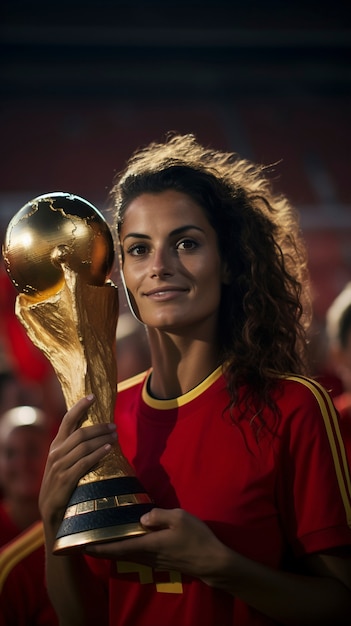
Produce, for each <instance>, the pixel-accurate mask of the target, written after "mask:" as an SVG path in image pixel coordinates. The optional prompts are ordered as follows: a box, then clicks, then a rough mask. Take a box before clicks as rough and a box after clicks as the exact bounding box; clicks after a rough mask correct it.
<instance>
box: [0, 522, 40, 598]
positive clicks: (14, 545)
mask: <svg viewBox="0 0 351 626" xmlns="http://www.w3.org/2000/svg"><path fill="white" fill-rule="evenodd" d="M37 550H42V551H44V531H43V524H42V522H36V523H35V524H33V525H32V526H30V528H28V529H27V530H25V531H24V532H23V533H21V534H20V535H18V536H17V537H15V538H14V539H12V541H9V542H8V543H7V544H5V545H4V546H2V547H1V549H0V591H1V589H2V587H3V585H4V583H5V581H6V579H7V577H8V575H9V574H10V572H11V571H12V570H13V569H14V568H15V567H17V566H18V565H19V564H20V563H22V562H23V561H24V559H26V558H28V557H30V556H31V555H32V554H33V553H35V552H36V551H37Z"/></svg>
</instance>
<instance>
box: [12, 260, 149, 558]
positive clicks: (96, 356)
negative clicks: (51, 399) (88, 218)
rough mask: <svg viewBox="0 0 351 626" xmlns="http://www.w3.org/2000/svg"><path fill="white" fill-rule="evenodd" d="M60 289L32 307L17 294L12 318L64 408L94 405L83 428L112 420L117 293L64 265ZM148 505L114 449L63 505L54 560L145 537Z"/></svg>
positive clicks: (112, 288)
mask: <svg viewBox="0 0 351 626" xmlns="http://www.w3.org/2000/svg"><path fill="white" fill-rule="evenodd" d="M63 270H64V277H65V281H64V285H63V287H62V289H61V290H60V291H59V292H58V293H57V294H55V295H53V296H51V297H49V298H48V299H46V300H44V301H40V302H33V301H32V300H30V299H29V298H28V297H26V296H25V295H23V294H19V295H18V296H17V299H16V314H17V316H18V318H19V319H20V321H21V322H22V324H23V325H24V327H25V328H26V331H27V334H28V335H29V337H30V339H31V340H32V341H33V343H34V344H35V345H36V346H37V347H38V348H39V349H40V350H42V352H44V354H45V355H46V356H47V358H48V359H49V360H50V362H51V364H52V366H53V368H54V370H55V372H56V374H57V377H58V379H59V382H60V384H61V387H62V391H63V394H64V397H65V400H66V405H67V408H68V409H69V408H71V407H72V406H73V405H74V404H75V403H76V402H77V401H78V400H79V399H80V398H82V397H83V396H85V395H88V394H90V393H93V394H94V396H95V403H94V405H93V406H92V407H91V408H90V410H89V411H88V413H87V418H86V419H85V420H84V422H83V423H82V426H89V425H92V424H95V423H102V422H108V421H113V415H114V407H115V401H116V394H117V364H116V327H117V320H118V291H117V287H116V286H115V285H114V284H113V283H111V282H107V283H105V284H104V285H102V286H93V285H87V284H84V283H83V282H82V281H81V280H80V277H79V275H78V274H76V273H75V272H74V271H73V270H71V269H70V268H69V267H67V266H63ZM152 506H153V505H152V502H151V499H150V498H149V496H148V495H147V493H146V492H145V490H144V488H143V487H142V485H141V484H140V482H139V481H138V479H137V478H136V476H135V472H134V469H133V468H132V466H131V465H130V463H129V462H128V460H127V459H126V458H125V456H124V455H123V453H122V451H121V449H120V447H119V444H118V443H117V444H116V445H115V446H113V448H112V449H111V452H110V453H109V454H108V455H107V456H106V457H104V459H102V461H101V462H100V463H99V464H97V465H96V466H95V467H94V469H92V470H91V471H90V472H89V473H87V474H85V475H84V476H82V477H81V479H80V480H79V482H78V485H77V487H76V489H75V491H74V492H73V494H72V496H71V499H70V501H69V503H68V506H67V509H66V512H65V515H64V519H63V521H62V524H61V526H60V529H59V531H58V534H57V540H56V544H55V546H54V553H59V552H62V551H68V550H71V549H74V548H77V547H79V546H82V545H84V544H87V543H92V542H93V543H96V542H101V541H112V540H116V539H123V538H126V537H129V536H132V535H138V534H142V533H144V532H145V529H143V527H142V526H141V524H140V522H139V519H140V517H141V515H143V514H144V513H145V512H147V511H149V510H150V509H151V508H152Z"/></svg>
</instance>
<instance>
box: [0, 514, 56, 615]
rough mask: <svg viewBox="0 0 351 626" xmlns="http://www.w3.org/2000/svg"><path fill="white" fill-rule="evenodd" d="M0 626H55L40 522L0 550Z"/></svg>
mask: <svg viewBox="0 0 351 626" xmlns="http://www.w3.org/2000/svg"><path fill="white" fill-rule="evenodd" d="M0 565H1V567H0V626H58V620H57V617H56V614H55V612H54V609H53V608H52V605H51V603H50V601H49V598H48V594H47V590H46V583H45V549H44V534H43V531H42V525H41V522H38V523H36V524H33V526H31V527H30V528H29V529H27V530H26V531H25V532H23V533H22V534H21V535H19V536H18V537H16V539H15V540H13V541H12V542H9V543H8V544H6V545H5V546H3V547H2V548H1V550H0Z"/></svg>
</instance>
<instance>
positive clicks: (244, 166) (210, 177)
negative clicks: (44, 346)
mask: <svg viewBox="0 0 351 626" xmlns="http://www.w3.org/2000/svg"><path fill="white" fill-rule="evenodd" d="M267 169H268V168H265V167H264V166H260V165H256V164H254V163H252V162H250V161H248V160H246V159H243V158H241V157H239V155H238V154H236V153H226V152H220V151H214V150H212V149H207V148H205V147H203V146H201V145H200V144H199V143H198V142H197V141H196V139H195V137H194V136H193V135H177V134H172V135H171V134H170V135H169V136H168V137H167V140H166V141H165V143H152V144H150V145H149V146H147V147H145V148H142V149H140V150H138V151H137V152H136V153H134V154H133V155H132V157H131V158H130V159H129V161H128V162H127V165H126V169H125V170H124V172H122V173H120V174H119V175H118V176H117V177H116V179H115V181H114V186H113V188H112V191H111V195H112V199H113V202H114V206H115V210H116V225H117V231H118V232H119V229H120V226H121V224H122V223H123V217H124V214H125V211H126V209H127V207H128V205H129V203H130V202H131V201H132V200H133V199H135V198H136V197H137V196H139V195H140V194H142V193H147V192H151V193H158V192H161V191H164V190H167V189H174V190H177V191H180V192H183V193H186V194H187V195H189V196H190V197H191V198H192V199H193V200H194V201H196V202H197V203H198V204H199V205H200V206H201V207H202V208H203V210H204V211H205V214H206V216H207V218H208V220H209V222H210V224H211V225H212V227H213V228H214V229H215V231H216V233H217V237H218V245H219V251H220V255H221V257H222V259H223V261H224V262H225V263H226V264H227V267H228V268H229V273H230V276H231V281H230V284H228V285H223V287H222V297H221V305H220V311H219V328H218V330H219V342H220V351H221V361H222V362H223V363H225V365H226V368H225V372H226V377H227V384H228V389H229V392H230V396H231V404H232V405H233V404H234V403H235V402H236V401H237V398H238V389H239V387H242V386H243V385H244V386H245V389H246V390H247V391H246V394H245V397H246V404H247V405H250V407H251V409H252V410H254V412H255V413H257V411H258V412H259V411H260V408H262V406H263V404H265V405H267V404H268V405H269V406H271V407H272V408H274V406H273V405H274V402H273V401H272V397H271V394H270V391H271V389H272V386H273V385H275V384H276V382H277V380H279V379H280V378H281V377H282V376H285V375H287V374H308V370H307V354H308V352H307V339H306V331H307V326H308V323H309V320H310V297H309V289H308V284H309V283H308V272H307V260H306V252H305V246H304V242H303V239H302V237H301V233H300V227H299V221H298V216H297V213H296V211H295V210H294V209H293V208H292V207H291V206H290V204H289V202H288V200H287V198H286V197H284V196H282V195H278V194H275V193H274V192H273V189H272V185H271V183H270V181H269V179H268V178H267V175H266V173H267Z"/></svg>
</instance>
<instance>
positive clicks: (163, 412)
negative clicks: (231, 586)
mask: <svg viewBox="0 0 351 626" xmlns="http://www.w3.org/2000/svg"><path fill="white" fill-rule="evenodd" d="M136 380H138V381H139V382H138V383H136V384H134V385H133V386H129V387H128V383H127V384H126V383H124V384H122V385H121V386H120V388H119V393H118V398H117V407H116V423H117V429H118V433H119V441H120V444H121V447H122V450H123V452H124V454H125V455H126V456H127V458H128V459H129V460H130V462H132V463H133V464H134V466H135V468H136V472H137V475H138V477H139V478H140V480H141V482H142V483H143V484H144V486H145V488H146V490H147V491H148V493H149V494H150V495H151V497H153V498H154V500H155V502H156V504H157V505H159V506H161V507H166V508H168V507H175V506H180V507H182V508H184V509H186V510H187V511H189V512H190V513H192V514H194V515H196V516H198V517H199V518H201V519H202V520H204V521H205V522H206V523H207V524H208V525H209V526H210V527H211V528H212V529H213V531H214V532H215V534H216V535H217V536H218V537H219V538H220V539H221V541H223V542H224V543H225V544H227V545H228V546H230V547H231V548H233V549H234V550H237V551H238V552H240V553H241V554H243V555H246V556H247V557H249V558H252V559H255V560H256V561H258V562H261V563H263V564H267V565H268V566H271V567H273V568H282V567H284V566H288V564H289V563H290V564H291V561H294V559H298V558H299V557H300V556H302V555H303V554H307V553H311V552H314V551H319V550H324V549H328V548H332V547H336V546H342V545H351V530H350V527H349V524H350V522H351V519H350V512H351V494H350V492H349V490H348V487H347V484H350V483H347V472H348V468H347V465H346V466H345V463H344V459H345V451H344V448H343V444H342V441H341V438H340V432H339V426H338V418H337V415H336V412H335V410H334V407H333V405H332V403H331V400H330V397H329V396H328V394H327V393H326V392H325V390H324V389H323V388H322V387H320V386H319V385H318V384H316V383H315V382H313V381H309V380H307V379H303V378H301V377H295V378H292V379H289V380H285V381H282V382H281V386H280V390H279V392H278V391H277V397H276V399H277V402H278V404H279V407H280V409H281V413H282V417H281V422H280V425H279V429H278V435H277V436H276V437H275V438H274V439H272V437H271V436H270V435H269V434H268V432H267V431H265V432H264V431H261V437H260V441H259V444H257V442H256V439H255V437H254V435H253V431H252V429H251V427H250V425H249V422H250V416H248V418H247V419H245V418H244V420H242V421H241V425H240V427H236V426H233V425H232V423H231V421H230V419H229V416H228V414H227V413H226V412H225V408H226V406H227V404H228V395H227V391H226V388H225V381H224V378H223V377H222V376H220V375H219V373H217V374H216V373H215V374H213V375H212V376H211V377H209V379H207V381H204V382H203V383H202V384H201V385H199V387H197V388H196V389H194V390H193V391H191V392H190V393H189V394H186V395H185V396H182V397H181V398H179V399H175V400H170V401H158V400H154V399H152V398H150V397H149V396H148V395H147V392H146V387H145V386H144V387H143V382H142V381H141V382H140V378H139V377H136V379H135V381H136ZM264 418H265V419H266V420H268V421H269V420H270V415H269V414H268V413H267V414H266V415H264ZM332 450H333V451H334V453H332ZM110 567H111V571H110V575H111V578H110V613H111V617H110V624H111V625H112V624H118V626H164V624H165V622H167V626H179V624H182V626H213V625H214V624H218V625H219V624H220V625H221V626H234V625H235V626H237V625H240V626H249V625H250V626H253V625H261V626H262V625H267V624H270V623H271V622H270V620H268V619H266V618H264V617H263V616H261V615H259V614H258V613H256V612H255V611H254V610H253V609H250V608H249V607H247V606H246V605H245V604H244V603H242V602H241V601H239V600H238V599H235V598H233V597H231V596H230V595H229V594H225V593H223V592H221V591H219V590H216V589H213V588H210V587H208V586H206V585H205V584H202V583H201V582H200V581H198V580H194V579H192V578H189V577H185V576H181V575H180V574H177V573H175V572H158V571H152V570H151V568H148V567H145V566H141V565H138V564H135V563H134V564H126V563H123V562H121V563H119V562H117V563H115V562H113V563H111V564H110Z"/></svg>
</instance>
